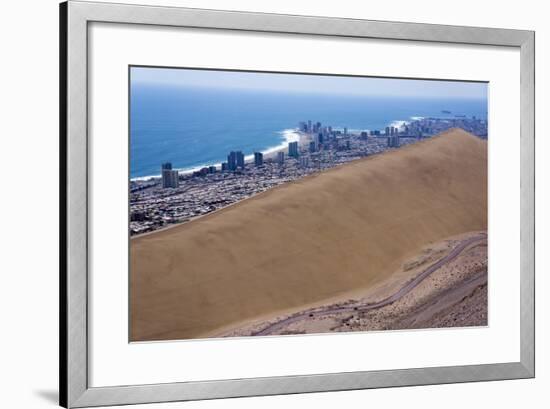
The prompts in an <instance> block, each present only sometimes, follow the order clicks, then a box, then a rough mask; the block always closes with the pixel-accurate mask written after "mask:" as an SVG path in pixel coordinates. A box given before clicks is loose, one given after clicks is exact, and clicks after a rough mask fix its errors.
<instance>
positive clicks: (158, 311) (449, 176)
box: [130, 129, 487, 341]
mask: <svg viewBox="0 0 550 409" xmlns="http://www.w3.org/2000/svg"><path fill="white" fill-rule="evenodd" d="M486 228H487V143H486V142H485V141H483V140H480V139H479V138H476V137H474V136H472V135H470V134H468V133H466V132H464V131H462V130H457V129H455V130H451V131H447V132H445V133H443V134H441V135H440V136H438V137H434V138H432V139H428V140H426V141H423V142H420V143H417V144H414V145H410V146H407V147H404V148H401V149H399V150H396V151H391V152H387V153H384V154H380V155H377V156H372V157H369V158H366V159H362V160H358V161H355V162H352V163H349V164H346V165H344V166H341V167H338V168H334V169H331V170H329V171H326V172H323V173H320V174H316V175H312V176H309V177H306V178H304V179H301V180H299V181H296V182H292V183H289V184H285V185H282V186H279V187H276V188H274V189H271V190H269V191H267V192H264V193H262V194H260V195H257V196H255V197H253V198H250V199H247V200H245V201H243V202H241V203H239V204H237V205H234V206H231V207H228V208H225V209H222V210H220V211H218V212H215V213H212V214H209V215H207V216H205V217H202V218H200V219H197V220H195V221H193V222H190V223H187V224H183V225H181V226H177V227H174V228H171V229H167V230H164V231H159V232H156V233H153V234H149V235H144V236H142V237H136V238H133V239H132V240H131V244H130V307H131V314H130V324H131V327H130V338H131V340H133V341H137V340H161V339H185V338H197V337H203V336H206V335H207V334H209V333H212V332H215V331H216V330H217V329H219V328H221V327H223V326H227V325H237V324H238V323H239V322H242V321H246V320H251V319H254V318H256V317H260V316H268V315H269V314H276V313H278V312H281V311H290V310H293V309H296V310H299V309H302V308H303V307H304V306H306V305H312V304H315V303H317V302H321V301H323V300H326V299H330V298H335V297H338V295H340V294H343V293H346V292H348V291H350V290H354V289H358V288H364V287H368V286H371V285H373V284H374V283H376V282H379V281H380V280H382V279H384V278H386V277H387V276H388V274H391V273H392V272H393V271H395V270H396V269H397V268H398V267H399V266H400V265H401V263H402V262H403V261H404V260H406V259H407V258H408V257H410V255H412V254H415V253H416V252H417V251H419V250H420V249H421V248H422V247H424V246H425V245H426V244H428V243H430V242H433V241H437V240H441V239H443V238H445V237H448V236H452V235H455V234H459V233H462V232H468V231H474V230H486Z"/></svg>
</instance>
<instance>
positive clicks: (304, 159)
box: [300, 156, 309, 168]
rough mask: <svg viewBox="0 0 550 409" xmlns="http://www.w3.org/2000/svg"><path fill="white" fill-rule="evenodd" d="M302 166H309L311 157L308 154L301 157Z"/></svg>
mask: <svg viewBox="0 0 550 409" xmlns="http://www.w3.org/2000/svg"><path fill="white" fill-rule="evenodd" d="M300 166H301V167H302V168H307V167H309V158H308V157H307V156H302V157H301V158H300Z"/></svg>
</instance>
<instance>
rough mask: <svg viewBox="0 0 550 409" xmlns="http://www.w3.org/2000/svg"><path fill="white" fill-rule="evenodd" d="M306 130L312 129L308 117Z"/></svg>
mask: <svg viewBox="0 0 550 409" xmlns="http://www.w3.org/2000/svg"><path fill="white" fill-rule="evenodd" d="M307 131H308V132H311V131H312V129H311V119H308V121H307Z"/></svg>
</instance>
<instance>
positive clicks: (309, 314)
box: [251, 233, 487, 335]
mask: <svg viewBox="0 0 550 409" xmlns="http://www.w3.org/2000/svg"><path fill="white" fill-rule="evenodd" d="M486 239H487V234H485V233H482V234H480V235H478V236H475V237H471V238H469V239H467V240H464V241H462V242H461V243H460V244H459V245H457V246H456V247H455V248H453V249H452V250H451V251H450V252H449V254H447V255H446V256H445V257H443V258H442V259H440V260H438V261H436V262H435V263H434V264H432V265H431V266H429V267H428V268H426V269H425V270H424V271H423V272H422V273H420V274H419V275H417V276H416V277H415V278H414V279H412V280H411V281H409V282H408V283H407V284H405V285H404V286H403V287H401V288H400V289H399V291H397V292H395V293H394V294H392V295H390V296H389V297H387V298H384V299H383V300H381V301H378V302H374V303H368V304H360V305H357V304H355V305H346V306H335V307H333V308H325V309H323V310H308V311H304V312H301V313H298V314H295V315H292V316H290V317H288V318H284V319H282V320H280V321H276V322H273V323H270V324H269V325H268V326H266V327H264V328H263V329H261V330H259V331H256V332H253V333H252V334H251V335H269V334H271V333H273V332H276V331H279V330H281V329H282V328H284V327H286V326H287V325H290V324H292V323H295V322H298V321H301V320H303V319H306V318H314V317H323V316H327V315H331V314H338V313H357V312H364V311H369V310H374V309H377V308H382V307H385V306H386V305H389V304H391V303H393V302H395V301H397V300H399V299H400V298H402V297H403V296H405V295H406V294H408V293H409V292H410V291H412V290H413V289H414V288H416V287H417V286H418V285H419V284H420V283H421V282H422V281H424V279H426V278H427V277H428V276H429V275H430V274H432V273H433V272H434V271H436V270H438V269H439V268H441V267H442V266H443V265H445V264H447V263H449V262H451V261H453V260H454V259H455V258H456V257H458V256H459V255H460V254H461V253H462V252H463V251H464V250H465V249H466V248H467V247H469V246H470V245H472V244H474V243H477V242H479V241H482V240H486Z"/></svg>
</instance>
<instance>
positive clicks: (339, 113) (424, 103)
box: [130, 83, 487, 178]
mask: <svg viewBox="0 0 550 409" xmlns="http://www.w3.org/2000/svg"><path fill="white" fill-rule="evenodd" d="M442 110H446V111H451V114H444V113H442V112H441V111H442ZM455 115H466V116H474V115H475V116H476V117H478V118H486V117H487V101H486V100H483V99H479V100H468V99H461V98H456V99H429V98H418V99H416V98H410V97H407V98H402V97H379V96H369V97H363V96H349V95H335V94H312V93H302V94H297V93H285V92H274V91H269V92H258V91H237V90H229V89H225V90H214V89H209V88H191V87H169V86H166V85H151V84H144V83H134V84H132V88H131V94H130V177H131V178H140V177H145V176H152V175H158V174H160V166H161V163H163V162H172V165H173V166H174V168H177V169H192V168H197V167H199V166H206V165H211V164H218V163H220V162H223V161H224V160H226V157H227V154H228V152H230V151H232V150H242V151H243V152H244V154H245V155H250V154H252V153H253V152H254V151H265V150H267V149H268V148H272V147H274V146H278V145H280V144H281V143H284V141H285V137H284V135H283V133H282V131H284V130H285V129H292V128H296V127H297V126H298V123H299V122H300V121H307V120H308V119H311V120H312V121H313V122H317V121H320V122H321V123H322V124H323V125H327V126H328V125H330V126H332V127H333V128H343V127H347V128H348V129H368V130H373V129H384V128H385V127H386V126H388V125H390V124H391V123H393V122H395V121H408V120H410V119H411V118H412V117H440V118H441V117H445V116H448V117H454V116H455Z"/></svg>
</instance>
